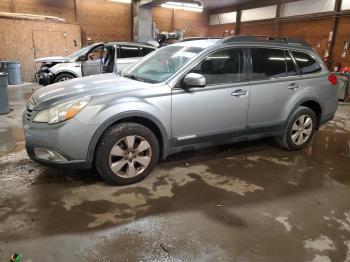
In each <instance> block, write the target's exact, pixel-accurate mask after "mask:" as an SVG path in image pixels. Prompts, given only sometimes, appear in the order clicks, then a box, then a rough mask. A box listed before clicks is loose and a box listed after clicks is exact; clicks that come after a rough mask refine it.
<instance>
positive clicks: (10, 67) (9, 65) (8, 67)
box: [4, 61, 22, 85]
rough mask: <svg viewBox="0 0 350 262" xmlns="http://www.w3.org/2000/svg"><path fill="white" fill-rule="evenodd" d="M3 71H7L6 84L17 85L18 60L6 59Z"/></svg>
mask: <svg viewBox="0 0 350 262" xmlns="http://www.w3.org/2000/svg"><path fill="white" fill-rule="evenodd" d="M4 69H5V70H4V72H6V73H8V84H9V85H19V84H22V80H21V64H20V63H19V61H6V62H5V64H4Z"/></svg>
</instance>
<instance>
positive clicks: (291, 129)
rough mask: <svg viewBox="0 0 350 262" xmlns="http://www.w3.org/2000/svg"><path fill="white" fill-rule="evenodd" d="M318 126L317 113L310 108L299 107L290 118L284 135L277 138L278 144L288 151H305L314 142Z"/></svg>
mask: <svg viewBox="0 0 350 262" xmlns="http://www.w3.org/2000/svg"><path fill="white" fill-rule="evenodd" d="M303 121H304V123H303ZM310 122H311V124H310ZM316 125H317V120H316V114H315V112H314V111H313V110H312V109H310V108H308V107H303V106H299V107H298V108H297V109H296V110H295V111H294V112H293V113H292V115H291V116H290V117H289V119H288V123H287V126H286V128H285V130H284V132H283V135H282V137H279V138H277V142H278V143H279V144H280V146H282V147H283V148H285V149H287V150H300V149H303V148H305V147H306V146H307V145H308V144H309V143H310V141H311V140H312V137H313V135H314V133H315V130H316Z"/></svg>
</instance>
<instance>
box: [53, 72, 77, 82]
mask: <svg viewBox="0 0 350 262" xmlns="http://www.w3.org/2000/svg"><path fill="white" fill-rule="evenodd" d="M73 78H75V77H74V76H72V75H71V74H65V73H63V74H60V75H58V76H57V77H56V78H55V80H54V81H53V82H54V83H58V82H63V81H67V80H70V79H73Z"/></svg>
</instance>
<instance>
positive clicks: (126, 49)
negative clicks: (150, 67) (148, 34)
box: [119, 46, 140, 58]
mask: <svg viewBox="0 0 350 262" xmlns="http://www.w3.org/2000/svg"><path fill="white" fill-rule="evenodd" d="M119 57H120V58H130V57H140V51H139V47H138V46H121V47H120V49H119Z"/></svg>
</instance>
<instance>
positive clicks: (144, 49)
mask: <svg viewBox="0 0 350 262" xmlns="http://www.w3.org/2000/svg"><path fill="white" fill-rule="evenodd" d="M140 50H141V56H145V55H148V54H149V53H152V52H153V51H154V49H153V48H147V47H140Z"/></svg>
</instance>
